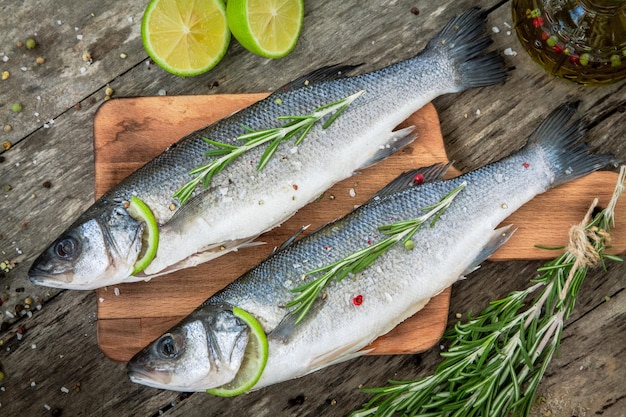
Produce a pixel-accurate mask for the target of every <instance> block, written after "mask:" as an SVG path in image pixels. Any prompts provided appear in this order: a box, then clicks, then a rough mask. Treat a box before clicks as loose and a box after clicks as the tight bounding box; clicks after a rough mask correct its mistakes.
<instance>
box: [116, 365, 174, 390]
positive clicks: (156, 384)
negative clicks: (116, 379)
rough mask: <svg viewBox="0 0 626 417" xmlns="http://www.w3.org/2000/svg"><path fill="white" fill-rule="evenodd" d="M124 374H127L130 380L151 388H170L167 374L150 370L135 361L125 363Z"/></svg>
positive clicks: (169, 378)
mask: <svg viewBox="0 0 626 417" xmlns="http://www.w3.org/2000/svg"><path fill="white" fill-rule="evenodd" d="M126 375H128V378H129V379H130V381H131V382H134V383H136V384H141V385H146V386H148V387H152V388H159V389H171V387H169V386H168V384H169V382H170V380H171V377H170V376H169V375H167V374H164V373H161V372H151V371H150V370H148V369H146V368H145V367H143V366H141V365H139V364H137V363H133V362H128V364H127V365H126Z"/></svg>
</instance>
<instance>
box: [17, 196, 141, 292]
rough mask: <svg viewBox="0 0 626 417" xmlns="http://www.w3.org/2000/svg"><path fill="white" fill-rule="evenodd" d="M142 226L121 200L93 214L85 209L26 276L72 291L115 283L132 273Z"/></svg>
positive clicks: (33, 280)
mask: <svg viewBox="0 0 626 417" xmlns="http://www.w3.org/2000/svg"><path fill="white" fill-rule="evenodd" d="M144 228H145V224H144V223H143V222H140V221H137V220H135V219H134V218H132V217H131V216H130V215H129V214H128V211H127V210H126V208H124V205H123V203H120V204H115V205H113V206H110V207H105V208H103V209H100V210H99V211H98V212H97V213H95V215H94V214H93V211H91V212H90V211H88V212H86V213H85V215H83V216H81V217H80V218H79V219H78V220H77V221H76V222H75V223H74V224H73V225H72V226H70V227H69V228H68V229H67V230H66V231H65V232H64V233H63V234H62V235H61V236H60V237H59V238H58V239H57V240H55V241H54V242H53V243H52V244H51V245H50V246H49V247H48V248H47V249H46V250H45V251H44V252H43V253H42V254H41V255H39V257H38V258H37V259H35V261H34V262H33V264H32V266H31V268H30V270H29V271H28V276H29V279H30V280H31V281H32V282H33V283H35V284H39V285H44V286H47V287H54V288H65V289H75V290H90V289H95V288H99V287H104V286H106V285H113V284H118V283H120V282H122V281H124V280H125V279H126V278H128V277H129V276H130V275H131V274H132V272H133V266H134V264H135V261H136V260H137V259H138V257H139V254H140V252H141V246H142V234H143V230H144Z"/></svg>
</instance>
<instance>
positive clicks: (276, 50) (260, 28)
mask: <svg viewBox="0 0 626 417" xmlns="http://www.w3.org/2000/svg"><path fill="white" fill-rule="evenodd" d="M226 18H227V19H228V26H229V27H230V30H231V32H232V34H233V36H234V37H235V38H236V39H237V40H238V41H239V43H240V44H241V45H242V46H243V47H244V48H246V49H247V50H248V51H250V52H252V53H254V54H257V55H260V56H262V57H265V58H282V57H284V56H285V55H287V54H288V53H289V52H291V50H292V49H293V48H294V47H295V46H296V42H297V41H298V37H299V36H300V31H301V29H302V21H303V20H304V2H303V0H228V2H227V4H226Z"/></svg>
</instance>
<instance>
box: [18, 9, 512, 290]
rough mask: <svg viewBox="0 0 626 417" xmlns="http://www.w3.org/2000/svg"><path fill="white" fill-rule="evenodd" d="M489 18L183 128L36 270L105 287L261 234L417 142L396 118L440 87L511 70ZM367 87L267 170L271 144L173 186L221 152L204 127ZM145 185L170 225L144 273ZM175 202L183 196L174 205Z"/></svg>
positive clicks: (238, 122) (236, 125) (261, 118)
mask: <svg viewBox="0 0 626 417" xmlns="http://www.w3.org/2000/svg"><path fill="white" fill-rule="evenodd" d="M485 18H486V16H485V14H484V13H483V12H481V11H479V10H478V9H470V10H468V11H467V12H465V13H464V14H462V15H460V16H458V17H456V18H455V19H453V20H452V21H451V22H450V23H449V24H448V25H446V26H445V28H444V29H442V31H441V33H440V34H439V35H437V37H435V38H434V39H433V40H431V41H430V43H429V44H428V45H427V47H426V48H425V50H424V51H422V52H421V53H420V54H418V55H417V56H415V57H414V58H411V59H408V60H406V61H403V62H400V63H397V64H394V65H391V66H389V67H386V68H384V69H381V70H378V71H374V72H371V73H366V74H363V75H358V76H353V77H342V76H337V74H336V73H335V71H333V74H334V75H332V76H331V75H330V74H325V72H330V70H327V71H324V70H321V71H317V72H315V73H313V74H311V76H310V77H304V78H301V79H299V80H297V81H294V82H293V83H291V84H289V85H287V86H285V87H284V88H281V89H279V90H278V91H276V92H275V93H273V94H272V95H270V96H269V97H268V98H267V99H265V100H262V101H260V102H258V103H256V104H253V105H252V106H250V107H248V108H246V109H244V110H242V111H240V112H238V113H235V114H233V115H231V116H229V117H226V118H224V119H222V120H220V121H218V122H216V123H214V124H212V125H210V126H208V127H206V128H203V129H201V130H199V131H196V132H195V133H192V134H190V135H189V136H187V137H185V138H183V139H181V141H179V142H178V143H177V144H176V145H175V146H172V147H170V148H169V149H168V150H166V151H165V152H164V153H162V154H161V155H160V156H158V157H157V158H155V159H154V160H152V161H151V162H149V163H148V164H147V165H145V166H144V167H142V168H140V169H139V170H137V171H136V172H135V173H133V174H131V175H130V176H129V177H127V178H126V179H125V180H123V181H122V182H121V183H120V184H119V185H118V186H116V187H115V188H113V189H112V190H110V191H109V192H107V193H106V194H105V195H103V196H102V197H101V198H100V199H99V200H98V201H96V202H95V203H94V204H93V205H92V206H91V207H90V208H89V209H88V210H87V211H86V212H85V213H84V214H82V215H81V216H80V217H79V218H78V220H76V221H75V222H74V224H72V225H71V226H70V227H69V229H67V230H66V231H65V232H64V233H63V234H62V235H61V237H59V238H58V239H57V240H56V241H55V242H54V243H52V245H51V246H50V247H49V248H48V249H46V251H45V252H44V253H43V254H42V255H40V256H39V258H38V259H36V260H35V262H34V264H33V266H32V267H31V269H30V271H29V277H30V279H31V281H33V282H34V283H37V284H42V285H46V286H50V287H60V288H70V289H93V288H98V287H103V286H106V285H112V284H116V283H121V282H131V281H139V280H147V279H150V278H152V277H154V276H157V275H161V274H164V273H168V272H172V271H174V270H177V269H181V268H185V267H189V266H193V265H197V264H198V263H201V262H205V261H207V260H210V259H212V258H215V257H217V256H220V255H222V254H224V253H227V252H228V251H229V250H234V249H236V248H238V247H241V246H242V245H245V244H247V243H248V242H251V241H252V240H254V239H255V238H256V237H258V236H259V235H260V234H261V233H263V232H265V231H268V230H270V229H272V228H273V227H275V226H277V225H279V224H281V223H282V222H284V221H285V220H286V219H288V218H289V217H290V216H292V215H293V214H294V213H295V212H296V211H297V210H298V209H300V208H301V207H303V206H304V205H306V204H307V203H309V202H311V201H313V200H314V199H316V198H317V197H319V196H320V195H321V194H322V193H323V192H324V191H325V190H326V189H328V188H330V187H331V186H332V185H333V184H335V183H337V182H339V181H340V180H342V179H345V178H347V177H349V176H350V175H352V174H353V173H354V172H355V171H356V170H359V169H361V168H363V167H366V166H368V165H371V164H373V163H375V162H377V161H378V160H380V159H383V158H384V157H386V156H387V155H389V154H390V153H392V152H393V151H394V150H395V149H397V148H399V147H401V146H402V145H405V144H406V143H409V142H410V141H411V140H412V139H413V138H414V136H413V134H412V133H411V132H410V129H408V130H401V131H397V132H392V131H393V129H394V128H395V127H396V126H397V125H398V124H399V123H401V122H402V121H403V120H405V119H406V118H407V117H408V116H410V115H411V114H412V113H413V112H415V111H416V110H418V109H419V108H421V107H422V106H424V105H425V104H426V103H428V102H430V101H431V100H433V99H434V98H435V97H437V96H440V95H442V94H446V93H454V92H459V91H463V90H465V89H468V88H472V87H482V86H487V85H491V84H496V83H502V82H504V81H505V79H506V69H505V68H504V63H503V60H502V58H501V57H500V56H499V55H498V54H497V53H495V52H491V53H486V54H485V53H484V50H485V48H486V47H487V46H488V45H489V44H490V43H491V40H490V38H488V37H487V35H486V24H485ZM334 69H335V70H336V69H337V67H335V68H334ZM306 81H309V82H306ZM359 93H361V95H360V96H359V97H358V98H356V99H355V100H354V101H353V102H352V103H351V104H350V105H349V106H348V107H347V109H346V110H345V111H344V112H343V113H341V115H340V116H338V117H337V118H336V119H335V120H334V121H333V122H332V124H330V126H328V127H326V128H324V126H322V125H323V124H324V123H323V122H324V119H323V120H321V121H320V122H322V123H319V124H315V125H314V126H313V127H312V129H311V130H310V131H309V132H308V134H307V135H306V137H305V138H304V139H303V141H302V142H301V143H300V145H299V146H296V145H295V144H294V141H288V142H284V143H283V144H282V145H280V146H279V148H278V149H277V152H276V154H275V155H274V156H273V158H271V159H270V160H269V163H268V164H267V165H266V166H265V167H264V168H263V169H262V170H260V171H259V170H257V164H258V162H259V160H260V158H261V155H262V152H263V151H264V150H265V148H266V147H264V146H261V147H259V148H256V149H253V150H250V151H249V152H246V153H245V154H244V155H242V156H241V157H240V158H237V159H234V160H233V161H232V162H231V163H230V164H229V165H227V166H226V168H225V169H224V170H223V171H222V172H220V173H219V174H217V175H215V176H214V177H213V179H212V181H211V183H210V185H209V187H208V188H206V189H205V188H204V187H203V186H202V184H200V185H198V187H196V189H195V192H194V195H193V196H192V197H191V199H190V200H189V201H188V202H186V203H184V204H180V201H178V200H177V199H175V198H173V195H174V194H175V193H176V191H177V190H179V189H180V188H181V187H183V185H185V184H186V183H188V182H189V181H190V180H192V179H193V178H194V176H192V175H190V171H191V170H193V169H194V168H197V167H201V166H204V165H206V164H207V163H208V162H210V160H211V158H215V157H214V156H211V157H208V156H206V152H207V150H209V149H216V148H215V147H214V146H213V145H210V144H208V143H206V142H205V141H204V140H203V138H208V139H210V140H213V141H217V142H221V143H227V144H231V145H235V146H240V145H242V144H243V143H242V141H240V140H237V137H238V136H240V135H243V134H245V133H247V132H248V130H247V129H246V127H247V128H248V129H251V130H253V131H259V130H265V129H270V128H277V127H280V126H282V125H283V123H284V122H282V121H281V120H279V119H278V118H279V117H282V116H294V115H295V116H297V115H310V114H311V113H313V112H314V111H315V109H318V108H319V107H322V106H325V105H328V104H331V103H334V102H336V101H340V100H343V99H346V98H347V97H351V96H354V95H355V94H359ZM329 117H332V115H328V116H327V117H326V118H325V119H326V121H328V118H329ZM294 184H296V185H297V187H294ZM294 188H297V190H295V189H294ZM133 195H135V196H137V197H138V198H139V199H141V200H142V201H143V202H145V203H146V204H147V206H148V207H149V208H150V209H151V210H152V212H153V213H154V216H155V218H156V221H157V223H158V225H159V230H160V233H159V242H158V251H157V254H156V257H155V258H154V260H153V261H152V262H151V263H150V264H149V265H148V266H147V268H146V269H145V270H143V271H142V272H141V273H139V274H136V275H131V274H132V271H133V265H134V264H135V262H136V261H137V259H138V256H139V254H140V251H141V247H142V234H143V229H144V227H145V223H144V222H141V221H137V220H135V219H134V218H133V217H131V216H130V215H129V214H128V212H127V210H126V208H125V204H126V205H128V201H129V200H130V199H131V196H133ZM172 204H174V205H175V207H177V209H176V210H174V211H172V210H171V207H174V206H172Z"/></svg>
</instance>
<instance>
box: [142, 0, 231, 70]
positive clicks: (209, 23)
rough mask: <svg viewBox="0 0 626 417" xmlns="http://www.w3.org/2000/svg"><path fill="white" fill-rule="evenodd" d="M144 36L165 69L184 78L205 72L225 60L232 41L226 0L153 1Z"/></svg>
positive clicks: (148, 49) (150, 49) (144, 22)
mask: <svg viewBox="0 0 626 417" xmlns="http://www.w3.org/2000/svg"><path fill="white" fill-rule="evenodd" d="M141 38H142V40H143V46H144V48H145V49H146V52H148V55H150V57H151V58H152V59H153V60H154V62H156V63H157V65H159V66H160V67H161V68H163V69H164V70H166V71H168V72H170V73H172V74H176V75H180V76H183V77H186V76H192V75H198V74H202V73H204V72H206V71H208V70H210V69H211V68H213V67H214V66H215V65H217V63H218V62H220V60H221V59H222V57H223V56H224V54H225V53H226V50H227V49H228V44H229V42H230V31H229V30H228V24H227V22H226V7H225V6H224V2H223V0H202V1H199V0H152V1H151V2H150V4H148V7H146V11H145V12H144V15H143V20H142V22H141Z"/></svg>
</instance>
